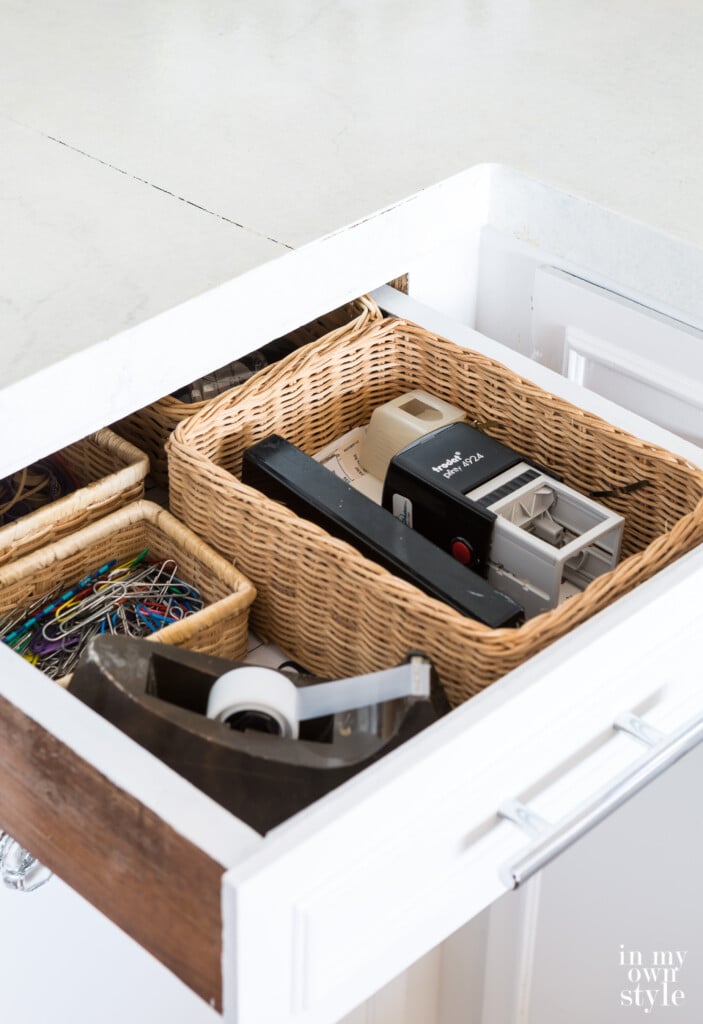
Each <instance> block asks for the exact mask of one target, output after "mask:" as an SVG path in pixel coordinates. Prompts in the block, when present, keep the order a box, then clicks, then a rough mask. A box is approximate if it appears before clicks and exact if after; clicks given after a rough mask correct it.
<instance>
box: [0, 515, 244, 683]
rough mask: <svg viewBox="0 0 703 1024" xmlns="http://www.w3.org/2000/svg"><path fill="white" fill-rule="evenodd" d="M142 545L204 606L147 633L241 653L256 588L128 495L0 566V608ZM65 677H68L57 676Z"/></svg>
mask: <svg viewBox="0 0 703 1024" xmlns="http://www.w3.org/2000/svg"><path fill="white" fill-rule="evenodd" d="M144 548H148V549H149V554H150V556H151V557H153V558H156V559H160V558H172V559H174V561H175V562H176V564H177V566H178V575H179V576H180V577H181V578H182V579H183V580H185V582H186V583H189V584H191V585H192V586H195V587H197V588H198V590H199V591H200V593H201V595H202V597H203V599H204V600H205V601H206V605H205V607H204V608H203V609H202V610H201V611H198V612H194V613H193V614H192V615H189V616H188V617H187V618H185V619H182V620H181V621H180V622H175V623H173V624H171V625H170V626H166V627H165V628H164V629H161V630H158V632H156V633H153V634H152V635H151V636H150V637H149V639H150V640H158V641H159V642H160V643H164V644H173V645H174V646H175V647H188V648H190V649H191V650H194V651H202V652H203V653H206V654H216V655H219V656H221V657H223V658H235V659H241V658H244V657H245V655H246V651H247V638H248V619H249V607H250V605H251V603H252V601H253V600H254V598H255V596H256V591H255V589H254V587H253V586H252V585H251V583H250V582H249V580H248V579H246V578H245V577H244V576H242V574H241V573H240V572H238V571H237V570H236V569H235V568H233V566H232V565H231V564H230V563H229V562H227V561H226V560H225V559H224V558H222V557H221V556H220V555H218V554H217V553H216V552H214V551H213V550H212V548H210V547H208V545H207V544H205V543H203V541H202V540H200V538H199V537H196V536H195V534H194V533H192V532H191V531H190V530H189V529H187V528H186V527H185V526H183V524H182V523H179V522H178V520H177V519H176V518H175V517H174V516H172V515H171V514H170V513H169V512H166V511H165V510H164V509H162V508H161V507H160V506H159V505H155V504H154V503H153V502H150V501H135V502H133V503H132V504H131V505H127V506H126V507H125V508H122V509H119V510H118V511H117V512H113V513H112V514H111V515H109V516H106V517H105V518H104V519H100V520H99V521H98V522H95V523H91V525H90V526H86V527H85V528H84V529H82V530H79V531H78V532H77V533H73V534H72V535H71V536H70V537H64V539H63V540H60V541H57V542H56V543H54V544H49V545H47V546H46V547H44V548H42V549H41V550H39V551H35V552H33V553H32V554H30V555H28V556H27V557H26V558H22V559H20V560H19V561H17V562H13V563H12V564H11V565H6V566H4V567H3V568H0V615H4V614H5V613H6V612H9V611H11V610H12V609H14V608H20V607H22V606H24V605H27V604H29V603H30V602H32V601H33V600H34V599H35V598H37V597H41V595H42V594H46V593H49V592H50V591H51V590H53V589H54V587H56V586H58V585H59V584H62V583H65V584H71V583H72V582H74V581H76V580H78V579H80V578H81V577H82V576H84V575H86V574H87V573H89V572H92V571H94V570H95V569H96V568H97V567H98V566H100V565H103V564H104V563H105V562H107V561H109V560H111V559H113V558H116V559H120V560H123V559H125V558H129V557H130V556H133V555H136V554H138V553H139V552H140V551H142V550H143V549H144ZM60 682H61V683H62V684H66V685H67V683H68V677H64V679H62V680H60Z"/></svg>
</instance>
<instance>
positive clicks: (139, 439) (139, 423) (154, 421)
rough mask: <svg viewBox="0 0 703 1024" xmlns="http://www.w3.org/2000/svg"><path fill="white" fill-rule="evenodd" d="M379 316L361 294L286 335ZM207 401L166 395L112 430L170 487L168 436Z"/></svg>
mask: <svg viewBox="0 0 703 1024" xmlns="http://www.w3.org/2000/svg"><path fill="white" fill-rule="evenodd" d="M396 283H397V284H399V285H400V286H401V287H403V286H405V287H407V283H406V282H405V280H404V279H399V280H398V282H396ZM380 319H381V312H380V310H379V308H378V306H377V305H376V303H375V302H374V301H373V299H372V298H370V297H369V296H368V295H362V296H361V298H359V299H354V300H353V301H352V302H348V303H347V304H346V305H344V306H340V307H339V308H338V309H334V310H332V312H330V313H325V314H324V315H323V316H320V317H318V318H317V319H316V320H312V321H311V322H310V323H309V324H305V325H304V326H303V327H299V328H297V330H295V331H292V332H291V333H290V334H288V335H286V338H287V339H288V340H290V341H291V342H293V344H295V345H296V346H298V347H300V346H302V345H305V344H307V343H309V342H311V341H316V340H317V339H318V338H322V337H323V336H324V335H326V334H328V333H330V332H332V331H337V330H344V331H346V330H352V331H361V330H363V329H364V328H365V327H366V326H367V325H368V324H369V323H371V322H372V321H374V320H380ZM208 401H211V399H208V400H206V401H202V402H182V401H181V400H180V399H178V398H174V396H173V395H166V396H165V397H164V398H160V399H159V400H158V401H157V402H153V403H152V404H151V405H147V406H145V407H144V408H143V409H139V410H138V412H135V413H132V415H131V416H127V417H126V418H125V419H123V420H120V421H119V422H118V423H115V424H113V429H114V430H116V431H117V433H118V434H120V436H121V437H124V438H126V439H127V440H128V441H131V442H132V443H133V444H135V445H138V446H139V447H140V448H142V449H143V450H144V451H145V452H147V453H148V455H149V460H150V463H151V473H152V476H153V478H154V480H155V481H156V483H157V484H159V485H160V486H161V487H167V486H168V471H167V462H166V452H165V451H164V445H165V444H166V441H167V440H168V436H169V434H170V433H171V431H172V430H175V428H176V427H177V426H178V424H179V423H180V422H181V420H185V419H189V418H190V417H191V416H195V415H196V414H197V413H199V412H201V410H202V409H203V408H205V406H206V405H207V404H208Z"/></svg>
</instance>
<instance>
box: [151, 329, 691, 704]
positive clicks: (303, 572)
mask: <svg viewBox="0 0 703 1024" xmlns="http://www.w3.org/2000/svg"><path fill="white" fill-rule="evenodd" d="M274 369H275V368H274ZM282 370H283V371H284V372H278V373H272V374H270V373H269V371H265V372H264V374H262V375H261V376H260V377H259V378H258V379H257V380H255V381H252V382H250V383H248V384H247V385H246V386H245V387H243V388H242V389H241V390H240V391H239V392H238V393H237V394H236V395H227V396H224V397H222V398H221V399H219V400H217V401H216V402H214V403H213V404H212V405H211V406H210V408H209V409H208V410H207V411H206V412H205V413H203V414H201V415H199V416H197V417H194V418H193V419H191V420H189V421H188V422H187V423H183V424H181V426H180V427H179V428H178V429H177V430H176V432H175V433H174V435H173V437H172V439H171V441H170V442H169V449H168V451H169V469H170V477H171V502H172V507H173V509H174V511H175V512H176V513H177V514H178V515H180V516H181V517H182V518H183V519H184V520H185V521H187V522H188V524H189V525H190V526H191V527H192V528H193V529H194V530H195V531H196V532H197V533H198V534H200V535H201V536H203V537H205V538H207V539H208V540H209V541H210V543H211V544H212V545H213V547H215V548H216V549H217V550H218V551H221V552H222V553H223V554H224V555H226V556H227V557H230V558H232V557H236V558H237V559H238V562H239V565H240V566H241V568H242V571H243V572H245V573H246V574H247V575H248V576H249V577H250V578H251V579H252V580H253V581H254V583H255V584H256V587H257V590H258V599H257V602H256V606H255V609H254V613H253V624H254V628H255V629H256V630H257V632H259V633H260V635H261V636H262V637H264V638H268V639H273V640H275V641H276V642H277V643H278V644H279V645H280V646H281V647H282V648H283V649H284V650H285V651H287V652H288V653H289V655H290V656H291V657H293V658H295V660H296V661H299V662H301V663H302V664H303V665H305V666H306V667H307V668H309V669H310V670H312V671H314V672H317V673H319V674H321V675H323V676H332V677H334V676H340V675H345V674H348V673H355V672H360V671H370V670H373V669H378V668H381V667H383V666H387V665H392V664H393V663H394V662H397V661H399V660H400V659H402V658H403V657H404V655H405V653H406V651H407V650H408V649H410V648H419V649H422V650H424V651H426V652H427V653H428V654H429V655H430V656H431V657H432V658H433V659H434V661H435V664H436V666H437V668H438V671H439V674H440V677H441V679H442V681H443V683H444V685H445V688H446V690H447V693H448V695H449V698H450V700H452V701H453V702H455V703H458V702H460V701H461V700H464V699H466V698H467V697H469V696H471V695H472V694H475V693H476V692H477V691H479V690H480V689H481V688H482V687H485V686H486V685H487V684H488V683H491V682H493V681H494V680H495V679H497V678H498V677H500V676H502V675H504V674H505V673H506V672H508V671H509V670H511V669H513V668H515V667H516V666H517V665H519V664H520V663H521V662H523V661H524V660H525V659H526V658H528V657H530V656H531V655H533V654H535V653H537V651H539V650H541V649H542V648H544V647H546V646H547V645H548V644H550V643H552V642H553V641H554V640H556V639H557V638H558V637H560V636H562V635H563V634H565V633H566V632H568V630H570V629H571V628H573V627H574V626H576V625H578V624H580V623H581V622H583V621H584V620H585V619H587V618H588V617H589V616H591V615H593V614H594V613H595V612H597V611H600V610H601V609H602V608H604V607H605V606H606V605H608V604H610V603H611V602H612V601H614V600H615V599H616V598H618V597H620V596H621V595H623V594H625V593H626V592H627V591H629V590H631V589H632V588H633V587H634V586H636V585H637V584H639V583H641V582H642V581H643V580H646V579H647V578H648V577H650V576H652V575H653V573H655V572H657V571H658V570H659V569H661V568H663V567H664V566H665V565H667V564H669V563H670V562H672V561H674V560H675V559H676V558H678V557H679V556H680V555H682V554H683V553H684V552H685V551H687V550H689V549H690V548H692V547H694V546H695V545H696V544H698V543H700V542H701V540H703V500H702V495H703V472H702V471H701V470H699V469H697V468H695V467H694V466H692V465H690V464H688V463H687V462H685V461H684V460H683V459H681V458H679V457H677V456H675V455H672V454H670V453H669V452H667V451H665V450H663V449H661V448H658V447H656V446H654V445H650V444H646V443H644V442H643V441H639V440H637V439H636V438H634V437H631V436H630V435H628V434H625V433H623V432H622V431H620V430H617V429H616V428H615V427H612V426H610V425H609V424H608V423H606V422H605V421H603V420H601V419H599V418H598V417H596V416H593V415H591V414H589V413H586V412H583V411H581V410H580V409H578V408H576V407H575V406H573V405H570V404H569V403H568V402H565V401H563V400H562V399H560V398H557V397H555V396H554V395H550V394H548V393H547V392H545V391H543V390H541V389H540V388H539V387H537V386H536V385H534V384H532V383H530V382H529V381H526V380H524V379H522V378H521V377H519V376H517V375H516V374H515V373H513V372H512V371H510V370H509V369H507V368H506V367H504V366H503V365H501V364H500V363H497V362H495V361H493V360H491V359H488V358H486V357H485V356H483V355H479V354H476V353H473V352H470V351H467V350H466V349H462V348H459V347H458V346H456V345H454V344H452V343H451V342H448V341H446V340H443V339H441V338H438V337H436V336H434V335H432V334H430V333H428V332H427V331H425V330H423V329H421V328H419V327H417V326H415V325H412V324H409V323H406V322H404V321H400V320H393V319H389V320H384V321H382V322H381V323H380V324H377V325H374V326H372V327H370V328H369V329H368V330H366V331H365V332H363V334H359V335H356V336H353V337H347V338H342V339H338V340H335V339H331V340H323V341H321V342H318V343H317V344H316V345H313V346H311V347H309V348H308V349H306V350H304V351H301V352H298V353H295V354H294V355H293V356H291V357H289V359H288V361H287V364H286V366H285V367H283V368H282ZM413 388H423V389H424V390H426V391H429V392H431V393H432V394H435V395H438V396H439V397H440V398H443V399H445V400H447V401H449V402H453V403H454V404H456V405H459V406H462V407H463V408H464V409H466V410H467V411H468V413H469V417H470V419H472V420H473V419H474V418H475V419H476V420H477V421H478V422H479V423H485V424H490V433H491V434H492V435H493V436H495V437H497V438H498V439H499V440H501V441H503V442H505V443H506V444H508V445H510V446H512V447H513V448H515V449H517V450H518V451H521V452H524V453H526V454H529V455H531V456H532V457H533V458H534V459H535V460H536V461H538V462H539V463H541V464H542V465H545V466H549V467H551V468H552V470H553V471H554V472H555V473H556V474H558V475H560V476H561V477H562V478H563V480H564V482H565V483H566V484H568V485H569V486H571V487H574V488H575V489H576V490H579V491H581V492H583V493H585V494H589V493H592V492H602V491H608V490H610V489H617V488H620V489H621V493H619V494H617V495H615V496H612V497H609V498H608V499H607V500H606V499H602V500H606V503H607V504H608V505H609V507H611V508H612V509H613V510H615V511H617V512H619V513H621V514H622V515H624V516H625V517H626V527H625V536H624V545H623V560H622V561H621V563H620V565H619V566H618V567H617V568H616V569H615V570H613V571H612V572H610V573H608V574H607V575H604V576H601V577H599V578H598V579H596V580H595V581H594V582H593V583H591V584H590V585H589V586H588V588H587V589H586V590H585V591H583V592H582V593H581V594H578V595H576V596H575V597H572V598H571V599H569V600H568V601H566V602H565V603H564V604H562V605H561V606H560V607H559V608H557V609H554V610H553V611H549V612H545V613H544V614H542V615H539V616H537V617H536V618H534V619H531V620H530V621H529V622H527V623H526V624H525V625H524V626H521V627H520V628H519V629H498V630H491V629H490V628H488V627H486V626H483V625H480V624H479V623H476V622H473V621H472V620H470V619H467V618H464V617H462V616H461V615H460V614H458V613H457V612H455V611H453V610H451V609H449V608H448V607H447V606H445V605H443V604H441V603H440V602H439V601H436V600H434V599H433V598H430V597H427V596H426V595H424V594H422V593H421V592H420V591H419V590H417V589H416V588H415V587H413V586H412V585H410V584H409V583H406V582H403V581H402V580H399V579H396V578H395V577H394V576H392V575H391V574H390V573H388V572H386V571H385V570H384V569H381V568H380V567H378V566H376V565H374V564H373V563H372V562H370V561H367V560H366V559H364V558H362V557H361V556H360V555H359V554H358V553H357V552H356V551H355V550H354V549H353V548H352V547H350V546H349V545H347V544H345V543H343V542H341V541H338V540H335V539H333V538H331V537H330V536H329V535H328V534H327V533H325V532H324V531H323V530H322V529H320V528H319V527H317V526H314V525H313V524H312V523H309V522H307V521H306V520H303V519H301V518H299V517H297V516H295V515H294V514H293V513H291V512H289V511H288V510H287V509H286V508H284V507H283V506H282V505H280V504H277V503H274V502H272V501H270V500H269V499H267V498H264V497H263V496H262V495H261V494H260V493H259V492H257V491H255V490H252V489H251V488H249V487H245V486H244V485H243V484H242V483H241V482H240V481H239V480H238V479H237V474H239V473H240V470H241V461H242V452H243V451H244V449H246V448H247V447H248V446H249V445H251V444H253V443H254V442H256V441H259V440H261V439H262V438H264V437H266V436H267V435H269V434H271V433H278V434H281V435H283V436H284V437H285V438H286V439H287V440H289V441H291V442H293V443H294V444H296V445H299V446H300V447H301V448H303V449H304V450H305V451H306V452H308V453H313V452H315V451H317V450H319V449H320V448H321V447H322V446H323V445H325V444H328V443H329V442H330V441H332V440H333V439H335V438H337V437H339V436H340V435H342V434H343V433H344V432H345V431H347V430H349V429H350V428H352V427H354V426H358V425H360V424H363V423H366V422H368V420H369V418H370V416H371V412H372V411H373V409H374V408H375V407H376V406H377V405H380V404H381V403H383V402H386V401H388V400H390V399H391V398H394V397H396V396H397V395H399V394H402V393H403V392H405V391H409V390H412V389H413ZM642 480H646V481H647V486H644V487H642V488H641V489H639V490H635V491H632V492H630V493H622V488H623V487H625V486H626V485H628V484H631V483H633V482H635V481H642Z"/></svg>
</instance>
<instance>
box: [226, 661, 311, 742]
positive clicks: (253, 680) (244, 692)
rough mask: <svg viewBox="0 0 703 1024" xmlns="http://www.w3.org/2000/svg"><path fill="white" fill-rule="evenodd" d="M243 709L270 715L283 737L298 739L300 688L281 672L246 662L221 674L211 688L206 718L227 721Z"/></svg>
mask: <svg viewBox="0 0 703 1024" xmlns="http://www.w3.org/2000/svg"><path fill="white" fill-rule="evenodd" d="M242 711H259V712H261V713H262V714H265V715H269V716H270V717H271V718H273V719H274V721H275V722H277V723H278V726H279V728H280V730H281V735H282V736H286V737H288V738H289V739H294V740H296V739H297V738H298V722H299V717H298V688H297V687H296V685H295V683H293V682H292V680H291V679H289V678H288V676H285V675H283V673H282V672H276V671H274V669H272V668H262V667H260V666H258V665H245V666H243V667H242V668H233V669H232V670H231V672H225V674H224V675H222V676H220V678H219V679H218V680H217V682H216V683H215V684H214V686H213V687H212V689H211V690H210V696H209V697H208V702H207V717H208V718H214V719H216V720H217V721H218V722H226V721H227V719H228V718H231V717H232V715H236V714H238V713H239V712H242Z"/></svg>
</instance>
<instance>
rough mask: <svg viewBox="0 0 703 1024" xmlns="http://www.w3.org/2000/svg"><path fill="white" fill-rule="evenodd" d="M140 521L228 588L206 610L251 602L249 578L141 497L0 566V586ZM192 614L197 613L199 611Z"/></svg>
mask: <svg viewBox="0 0 703 1024" xmlns="http://www.w3.org/2000/svg"><path fill="white" fill-rule="evenodd" d="M140 520H142V521H146V522H149V523H151V524H152V525H153V526H155V527H156V528H157V529H159V530H161V531H162V532H163V533H164V534H165V535H166V536H167V537H169V538H170V539H172V540H173V541H174V542H175V543H176V544H178V545H180V546H181V547H182V548H183V549H185V550H187V551H189V552H190V553H191V554H193V555H195V556H197V557H198V558H199V559H200V560H201V561H202V562H203V564H204V565H206V566H207V567H208V569H209V570H211V571H212V572H213V574H214V575H216V576H217V578H218V579H219V580H220V582H222V583H225V584H226V585H228V586H230V587H231V588H232V593H231V594H229V595H227V596H226V597H224V598H220V599H219V600H218V601H213V602H212V603H211V604H209V605H207V606H206V609H209V608H215V607H216V606H218V605H219V604H220V603H221V602H223V601H225V602H229V604H228V608H229V607H231V606H232V605H234V606H241V607H242V608H245V607H249V605H250V604H251V603H252V602H253V600H254V598H255V596H256V588H255V587H254V584H253V583H252V582H251V580H249V579H248V578H247V577H246V576H245V575H244V574H243V573H241V572H240V571H239V569H237V568H236V567H235V566H234V565H233V564H232V563H231V562H229V561H228V560H227V559H226V558H224V557H223V556H222V555H220V554H218V553H217V552H216V551H215V550H214V549H213V548H212V547H211V546H210V545H209V544H206V543H205V541H204V540H202V539H201V538H200V537H198V535H197V534H196V533H194V532H193V531H192V530H190V529H189V528H188V527H187V526H185V525H184V524H183V523H181V522H180V521H179V520H178V519H176V517H175V516H174V515H172V514H171V513H170V512H168V511H167V510H166V509H164V508H161V506H160V505H157V504H155V502H152V501H147V500H146V499H143V498H142V499H140V500H138V501H133V502H130V504H128V505H125V506H124V507H123V508H119V509H116V511H114V512H111V513H110V514H109V515H107V516H103V518H102V519H98V520H96V521H95V522H93V523H89V524H88V525H87V526H84V527H82V528H81V529H80V530H76V531H75V532H74V533H72V534H69V535H68V536H67V537H62V538H60V539H59V540H56V541H52V542H51V543H49V544H45V545H44V546H43V547H41V548H38V549H37V550H36V551H31V552H30V553H29V554H27V555H24V556H23V557H22V558H18V559H17V560H16V561H15V562H10V563H8V564H7V565H3V566H0V587H1V586H10V585H12V584H15V583H19V582H21V581H22V580H25V579H27V578H28V577H31V576H33V575H34V574H35V573H36V572H39V571H42V570H44V569H48V568H50V567H51V566H52V565H54V564H56V565H58V564H60V563H61V562H62V561H63V560H64V558H68V557H70V556H71V555H73V554H74V553H75V552H76V551H79V550H81V549H82V548H84V547H86V546H87V545H89V544H92V543H95V542H98V541H102V540H104V539H105V538H107V537H110V536H112V535H113V534H114V533H115V532H117V531H119V530H120V528H121V527H123V526H131V525H133V524H134V523H136V522H139V521H140ZM206 609H203V611H205V610H206ZM194 614H200V612H197V613H194ZM176 625H178V623H176ZM166 628H170V627H166Z"/></svg>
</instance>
